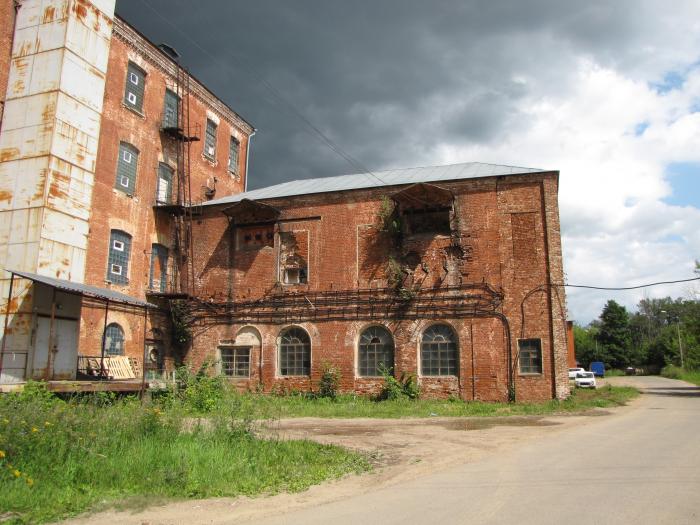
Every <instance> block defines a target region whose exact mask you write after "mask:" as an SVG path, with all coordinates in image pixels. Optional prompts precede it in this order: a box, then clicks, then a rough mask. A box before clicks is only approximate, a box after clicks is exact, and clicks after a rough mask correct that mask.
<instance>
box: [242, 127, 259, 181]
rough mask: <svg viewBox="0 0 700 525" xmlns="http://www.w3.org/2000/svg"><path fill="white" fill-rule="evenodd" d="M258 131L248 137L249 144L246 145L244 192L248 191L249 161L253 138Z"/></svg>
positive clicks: (255, 130)
mask: <svg viewBox="0 0 700 525" xmlns="http://www.w3.org/2000/svg"><path fill="white" fill-rule="evenodd" d="M257 131H258V130H257V129H254V130H253V132H252V133H251V134H250V135H248V144H247V145H246V148H245V181H244V182H243V191H244V192H245V191H248V161H249V160H250V143H251V142H252V140H253V137H254V136H255V133H256V132H257Z"/></svg>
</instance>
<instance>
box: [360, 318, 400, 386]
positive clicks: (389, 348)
mask: <svg viewBox="0 0 700 525" xmlns="http://www.w3.org/2000/svg"><path fill="white" fill-rule="evenodd" d="M357 365H358V366H357V370H358V374H359V375H360V376H367V377H377V376H380V375H382V371H389V370H391V369H393V367H394V338H393V337H392V336H391V333H390V332H389V330H387V329H386V328H384V327H383V326H372V327H370V328H367V329H366V330H365V331H364V332H362V334H361V335H360V341H359V348H358V363H357Z"/></svg>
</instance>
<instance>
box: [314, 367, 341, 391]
mask: <svg viewBox="0 0 700 525" xmlns="http://www.w3.org/2000/svg"><path fill="white" fill-rule="evenodd" d="M339 388H340V369H338V367H335V366H332V365H329V364H328V363H325V364H324V365H323V371H322V372H321V379H320V381H319V382H318V396H319V397H327V398H330V399H335V398H336V397H337V396H338V390H339Z"/></svg>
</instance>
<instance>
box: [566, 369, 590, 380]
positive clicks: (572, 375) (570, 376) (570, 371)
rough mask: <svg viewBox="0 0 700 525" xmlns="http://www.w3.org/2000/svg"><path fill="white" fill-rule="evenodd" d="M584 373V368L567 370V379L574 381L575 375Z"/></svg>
mask: <svg viewBox="0 0 700 525" xmlns="http://www.w3.org/2000/svg"><path fill="white" fill-rule="evenodd" d="M585 371H586V369H585V368H569V379H576V374H578V373H579V372H585Z"/></svg>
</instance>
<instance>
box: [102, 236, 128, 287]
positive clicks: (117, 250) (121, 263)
mask: <svg viewBox="0 0 700 525" xmlns="http://www.w3.org/2000/svg"><path fill="white" fill-rule="evenodd" d="M130 255H131V235H129V234H128V233H126V232H123V231H121V230H112V231H111V232H110V236H109V258H108V261H107V280H108V281H110V282H113V283H117V284H128V282H129V257H130Z"/></svg>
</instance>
